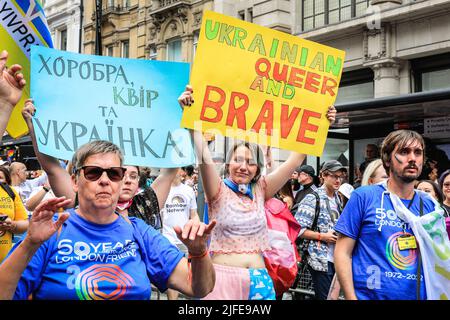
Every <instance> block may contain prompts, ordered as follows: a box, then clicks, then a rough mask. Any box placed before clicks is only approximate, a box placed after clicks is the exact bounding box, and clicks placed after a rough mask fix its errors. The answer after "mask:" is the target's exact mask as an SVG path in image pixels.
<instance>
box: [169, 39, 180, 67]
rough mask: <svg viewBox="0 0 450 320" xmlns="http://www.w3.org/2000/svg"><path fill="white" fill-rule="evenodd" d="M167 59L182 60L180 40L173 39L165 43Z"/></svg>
mask: <svg viewBox="0 0 450 320" xmlns="http://www.w3.org/2000/svg"><path fill="white" fill-rule="evenodd" d="M167 61H179V62H181V61H183V60H182V57H181V40H179V39H177V40H173V41H169V42H168V43H167Z"/></svg>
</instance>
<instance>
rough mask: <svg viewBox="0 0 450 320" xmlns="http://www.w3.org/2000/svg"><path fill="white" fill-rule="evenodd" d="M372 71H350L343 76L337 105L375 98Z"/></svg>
mask: <svg viewBox="0 0 450 320" xmlns="http://www.w3.org/2000/svg"><path fill="white" fill-rule="evenodd" d="M373 77H374V75H373V71H372V69H360V70H355V71H348V72H345V73H343V74H342V78H341V82H340V84H339V91H338V96H337V97H336V102H335V103H336V104H339V103H346V102H353V101H361V100H367V99H372V98H373V97H374V83H373Z"/></svg>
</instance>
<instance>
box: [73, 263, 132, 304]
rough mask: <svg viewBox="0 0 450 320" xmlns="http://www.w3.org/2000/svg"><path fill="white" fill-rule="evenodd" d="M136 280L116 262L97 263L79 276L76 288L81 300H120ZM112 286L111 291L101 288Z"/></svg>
mask: <svg viewBox="0 0 450 320" xmlns="http://www.w3.org/2000/svg"><path fill="white" fill-rule="evenodd" d="M132 285H134V280H133V278H131V277H130V276H129V275H128V274H126V273H125V272H123V270H122V269H120V267H119V266H116V265H114V264H95V265H93V266H91V267H89V268H87V269H86V270H84V271H83V272H80V274H79V275H78V276H77V279H76V280H75V290H76V292H77V295H78V298H79V299H80V300H119V299H121V298H123V296H124V295H125V294H126V292H127V288H128V287H131V286H132ZM105 288H111V289H110V290H109V292H104V291H101V289H105Z"/></svg>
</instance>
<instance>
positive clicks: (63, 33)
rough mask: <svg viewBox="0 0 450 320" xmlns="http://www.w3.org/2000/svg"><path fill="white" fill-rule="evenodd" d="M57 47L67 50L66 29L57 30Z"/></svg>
mask: <svg viewBox="0 0 450 320" xmlns="http://www.w3.org/2000/svg"><path fill="white" fill-rule="evenodd" d="M59 49H60V50H64V51H66V50H67V29H64V30H61V31H60V32H59Z"/></svg>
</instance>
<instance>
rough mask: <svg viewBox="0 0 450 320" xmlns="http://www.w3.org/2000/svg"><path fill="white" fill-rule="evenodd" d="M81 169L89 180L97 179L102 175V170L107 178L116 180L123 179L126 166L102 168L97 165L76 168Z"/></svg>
mask: <svg viewBox="0 0 450 320" xmlns="http://www.w3.org/2000/svg"><path fill="white" fill-rule="evenodd" d="M81 170H83V172H84V177H85V178H86V179H87V180H89V181H97V180H98V179H100V177H101V176H102V174H103V172H106V174H107V175H108V178H109V180H111V181H113V182H118V181H120V180H122V179H123V176H124V175H125V171H127V169H126V168H122V167H111V168H102V167H97V166H83V167H81V168H78V171H81Z"/></svg>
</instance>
